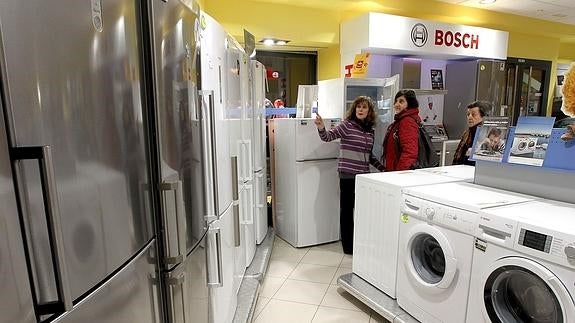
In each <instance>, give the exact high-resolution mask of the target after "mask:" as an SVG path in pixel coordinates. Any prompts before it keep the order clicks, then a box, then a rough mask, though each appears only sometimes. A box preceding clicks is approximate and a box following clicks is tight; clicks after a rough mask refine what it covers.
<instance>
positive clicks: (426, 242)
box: [411, 234, 445, 284]
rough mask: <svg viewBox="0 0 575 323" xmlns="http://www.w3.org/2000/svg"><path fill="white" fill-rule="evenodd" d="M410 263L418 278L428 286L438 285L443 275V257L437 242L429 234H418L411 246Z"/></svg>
mask: <svg viewBox="0 0 575 323" xmlns="http://www.w3.org/2000/svg"><path fill="white" fill-rule="evenodd" d="M411 261H412V263H413V268H414V269H415V270H416V271H417V274H418V275H419V277H420V278H421V279H422V280H423V281H425V282H426V283H428V284H437V283H439V282H440V281H441V280H442V279H443V276H444V274H445V255H444V254H443V249H442V248H441V245H440V244H439V242H438V241H437V240H436V239H435V238H434V237H433V236H431V235H429V234H420V235H418V236H417V237H415V238H414V239H413V242H412V245H411Z"/></svg>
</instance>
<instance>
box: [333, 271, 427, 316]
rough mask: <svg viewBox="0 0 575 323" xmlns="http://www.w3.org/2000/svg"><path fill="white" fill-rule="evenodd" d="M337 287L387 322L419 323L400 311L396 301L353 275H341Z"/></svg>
mask: <svg viewBox="0 0 575 323" xmlns="http://www.w3.org/2000/svg"><path fill="white" fill-rule="evenodd" d="M337 285H338V286H339V287H341V288H343V289H344V290H345V291H346V292H348V293H350V294H351V295H352V296H353V297H355V298H357V299H358V300H360V301H361V302H362V303H364V304H365V305H367V306H368V307H369V308H371V309H372V310H374V311H375V312H376V313H377V314H379V315H381V316H382V317H383V318H385V319H386V320H388V321H389V322H394V323H395V322H399V323H419V321H418V320H416V319H414V318H413V317H412V316H411V315H409V314H407V312H405V311H404V310H402V309H401V308H400V307H399V305H398V304H397V301H396V300H394V299H393V298H391V297H389V296H387V295H386V294H385V293H384V292H382V291H381V290H379V289H377V288H376V287H374V286H373V285H371V284H370V283H368V282H366V281H365V280H363V279H362V278H361V277H359V276H358V275H356V274H354V273H348V274H343V275H341V276H340V277H339V278H338V279H337Z"/></svg>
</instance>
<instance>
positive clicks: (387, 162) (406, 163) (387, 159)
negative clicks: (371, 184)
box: [382, 90, 421, 172]
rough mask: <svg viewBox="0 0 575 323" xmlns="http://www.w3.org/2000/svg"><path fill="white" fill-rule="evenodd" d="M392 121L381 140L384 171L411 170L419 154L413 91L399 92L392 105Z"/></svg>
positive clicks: (417, 109)
mask: <svg viewBox="0 0 575 323" xmlns="http://www.w3.org/2000/svg"><path fill="white" fill-rule="evenodd" d="M393 109H394V110H395V116H394V117H393V119H394V121H393V123H392V124H390V125H389V127H388V128H387V133H386V134H385V138H384V139H383V156H382V164H384V167H385V171H386V172H389V171H396V170H406V169H411V168H412V167H413V166H414V164H415V162H416V161H417V157H418V153H419V125H420V124H421V118H420V117H419V102H417V97H416V95H415V92H414V91H413V90H401V91H399V92H397V94H396V95H395V101H394V103H393Z"/></svg>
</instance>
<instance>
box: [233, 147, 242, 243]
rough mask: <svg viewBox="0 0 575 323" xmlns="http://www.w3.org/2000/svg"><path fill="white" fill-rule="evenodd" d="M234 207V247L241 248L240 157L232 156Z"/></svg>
mask: <svg viewBox="0 0 575 323" xmlns="http://www.w3.org/2000/svg"><path fill="white" fill-rule="evenodd" d="M231 161H232V176H231V177H232V201H233V202H232V203H233V204H232V205H233V206H232V207H233V216H234V246H235V247H239V246H240V244H241V232H240V205H239V204H240V201H239V199H240V194H239V187H238V185H239V184H238V157H237V156H232V158H231Z"/></svg>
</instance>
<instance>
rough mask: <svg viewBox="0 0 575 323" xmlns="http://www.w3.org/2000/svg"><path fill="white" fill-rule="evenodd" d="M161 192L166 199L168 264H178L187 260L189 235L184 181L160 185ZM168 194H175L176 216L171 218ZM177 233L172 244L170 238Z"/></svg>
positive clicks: (164, 222) (165, 237)
mask: <svg viewBox="0 0 575 323" xmlns="http://www.w3.org/2000/svg"><path fill="white" fill-rule="evenodd" d="M160 191H161V192H162V197H163V199H164V207H165V209H164V212H163V213H164V214H163V216H162V222H163V225H164V229H165V230H166V234H164V239H165V241H164V243H165V245H166V249H167V255H166V259H165V260H166V263H168V264H172V265H175V264H178V263H180V262H182V261H184V259H186V252H187V248H186V234H187V222H186V215H185V213H186V212H185V206H184V193H183V189H182V181H180V180H178V181H174V182H164V183H162V184H160ZM167 192H174V201H173V203H174V206H175V208H174V213H175V216H171V214H170V213H171V212H168V210H167V208H166V206H167V205H168V202H169V200H170V199H169V198H168V194H167ZM174 220H175V223H174V222H173V221H174ZM174 230H175V232H176V237H177V240H176V243H175V244H174V243H172V242H171V241H170V237H171V236H172V235H171V234H169V233H171V232H172V231H174Z"/></svg>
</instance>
